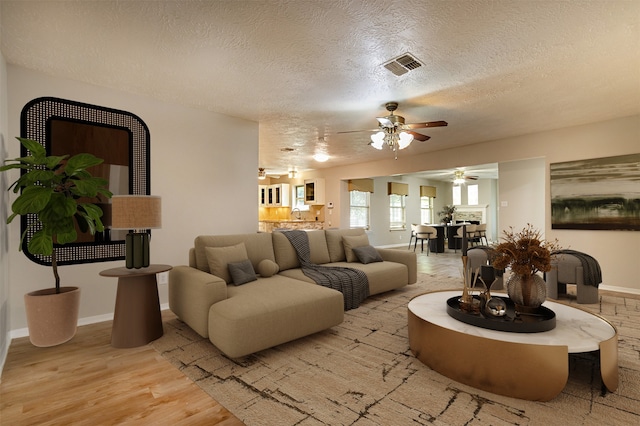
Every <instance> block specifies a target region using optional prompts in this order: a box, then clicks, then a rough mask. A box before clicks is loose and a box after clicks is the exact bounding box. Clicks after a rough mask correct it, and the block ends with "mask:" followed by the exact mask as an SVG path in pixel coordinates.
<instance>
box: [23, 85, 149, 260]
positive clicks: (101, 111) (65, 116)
mask: <svg viewBox="0 0 640 426" xmlns="http://www.w3.org/2000/svg"><path fill="white" fill-rule="evenodd" d="M56 119H57V120H65V121H71V122H76V123H80V124H88V125H95V126H101V127H108V128H113V129H119V130H125V131H126V132H127V133H128V135H129V143H128V148H129V192H128V193H129V194H139V195H150V194H151V183H150V176H151V174H150V164H151V161H150V148H149V147H150V134H149V128H148V127H147V125H146V124H145V123H144V122H143V121H142V120H141V119H140V118H139V117H138V116H136V115H135V114H132V113H130V112H126V111H121V110H116V109H112V108H105V107H101V106H97V105H90V104H85V103H81V102H75V101H70V100H66V99H60V98H53V97H43V98H37V99H34V100H32V101H30V102H29V103H27V104H26V105H25V106H24V108H23V109H22V113H21V115H20V135H21V137H23V138H29V139H33V140H36V141H38V142H39V143H40V144H41V145H42V146H44V147H45V149H46V150H47V154H50V153H51V147H52V140H51V121H52V120H56ZM21 155H22V156H26V155H30V153H29V152H28V151H27V150H26V149H25V148H24V147H22V148H21ZM38 230H39V228H38V224H37V220H36V219H35V215H26V216H22V218H21V232H22V233H24V232H25V231H26V236H25V239H24V242H23V245H22V251H23V252H24V254H25V255H26V256H27V257H28V258H29V259H30V260H32V261H34V262H36V263H38V264H41V265H51V256H42V255H39V254H33V253H30V252H29V248H28V243H29V240H30V239H31V237H32V236H33V235H34V234H35V233H36V232H37V231H38ZM56 255H57V262H58V265H71V264H78V263H92V262H107V261H113V260H124V258H125V243H124V240H118V241H93V242H82V243H70V244H65V245H62V246H56Z"/></svg>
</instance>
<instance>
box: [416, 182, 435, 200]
mask: <svg viewBox="0 0 640 426" xmlns="http://www.w3.org/2000/svg"><path fill="white" fill-rule="evenodd" d="M420 196H421V197H431V198H436V187H435V186H423V185H420Z"/></svg>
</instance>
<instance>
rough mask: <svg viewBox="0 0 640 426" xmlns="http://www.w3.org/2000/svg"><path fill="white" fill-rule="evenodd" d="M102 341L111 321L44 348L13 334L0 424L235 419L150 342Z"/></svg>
mask: <svg viewBox="0 0 640 426" xmlns="http://www.w3.org/2000/svg"><path fill="white" fill-rule="evenodd" d="M164 315H170V316H171V317H173V314H172V313H170V312H165V313H163V316H164ZM110 339H111V321H108V322H102V323H98V324H91V325H86V326H83V327H79V328H78V332H77V334H76V336H75V337H74V338H73V339H72V340H70V341H69V342H67V343H65V344H63V345H60V346H55V347H51V348H36V347H34V346H33V345H31V343H30V342H29V338H28V337H25V338H20V339H15V340H13V341H12V342H11V346H10V348H9V354H8V357H7V361H6V364H5V366H4V371H3V373H2V379H1V382H0V424H2V425H92V426H93V425H98V424H99V425H123V424H135V425H223V426H232V425H233V426H235V425H242V424H243V423H242V422H241V421H240V420H238V419H237V418H236V417H234V416H233V415H232V414H231V413H230V412H229V411H227V410H226V409H225V408H224V407H222V406H221V405H220V404H218V403H217V402H216V401H214V400H213V399H211V397H210V396H209V395H207V394H206V393H205V392H204V391H203V390H202V389H200V388H199V387H198V385H196V384H194V383H193V382H192V381H191V380H189V379H188V378H187V377H186V376H185V375H183V374H182V373H181V372H180V371H178V370H177V369H176V368H175V367H173V366H172V365H171V364H170V363H169V362H168V361H167V360H165V359H164V358H162V356H160V355H159V354H158V353H157V352H156V351H155V350H154V349H153V348H152V347H151V346H149V345H146V346H141V347H139V348H133V349H115V348H112V347H111V346H110Z"/></svg>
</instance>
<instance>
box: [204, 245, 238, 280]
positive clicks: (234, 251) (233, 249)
mask: <svg viewBox="0 0 640 426" xmlns="http://www.w3.org/2000/svg"><path fill="white" fill-rule="evenodd" d="M205 252H206V254H207V261H208V263H209V271H210V272H211V273H212V274H213V275H215V276H217V277H220V278H222V279H223V280H224V281H225V282H226V283H227V284H230V283H231V282H232V281H233V280H232V279H231V274H229V263H232V262H241V261H243V260H246V259H247V249H246V248H245V246H244V243H240V244H236V245H233V246H228V247H206V248H205Z"/></svg>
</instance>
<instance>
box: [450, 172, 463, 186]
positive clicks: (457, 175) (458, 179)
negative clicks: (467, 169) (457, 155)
mask: <svg viewBox="0 0 640 426" xmlns="http://www.w3.org/2000/svg"><path fill="white" fill-rule="evenodd" d="M464 183H465V180H464V172H463V171H462V170H456V171H455V172H454V179H453V184H454V185H462V184H464Z"/></svg>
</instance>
